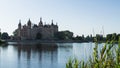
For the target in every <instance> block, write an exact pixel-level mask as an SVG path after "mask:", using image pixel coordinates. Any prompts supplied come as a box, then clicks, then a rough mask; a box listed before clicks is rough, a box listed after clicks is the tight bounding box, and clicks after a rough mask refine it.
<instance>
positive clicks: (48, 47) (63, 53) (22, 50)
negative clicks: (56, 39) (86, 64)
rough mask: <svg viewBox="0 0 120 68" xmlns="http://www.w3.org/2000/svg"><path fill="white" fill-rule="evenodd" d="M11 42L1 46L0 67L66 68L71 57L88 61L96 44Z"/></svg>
mask: <svg viewBox="0 0 120 68" xmlns="http://www.w3.org/2000/svg"><path fill="white" fill-rule="evenodd" d="M9 43H10V44H9V45H4V46H0V68H65V64H66V62H67V61H68V59H69V58H73V57H74V58H78V59H79V60H85V61H87V60H88V58H89V57H90V56H91V55H92V52H93V48H94V46H95V44H94V43H39V44H29V43H11V42H9ZM101 47H103V45H102V44H99V49H101Z"/></svg>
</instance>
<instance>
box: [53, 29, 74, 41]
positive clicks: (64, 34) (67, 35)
mask: <svg viewBox="0 0 120 68" xmlns="http://www.w3.org/2000/svg"><path fill="white" fill-rule="evenodd" d="M55 38H57V39H59V40H69V39H72V38H73V32H70V31H60V32H57V33H56V34H55Z"/></svg>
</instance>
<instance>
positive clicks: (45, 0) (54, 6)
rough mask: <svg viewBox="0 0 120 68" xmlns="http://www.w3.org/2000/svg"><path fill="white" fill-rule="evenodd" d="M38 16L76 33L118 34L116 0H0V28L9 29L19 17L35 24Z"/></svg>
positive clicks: (119, 21)
mask: <svg viewBox="0 0 120 68" xmlns="http://www.w3.org/2000/svg"><path fill="white" fill-rule="evenodd" d="M40 17H42V19H43V21H44V22H46V23H48V24H50V23H51V20H52V19H53V20H54V23H56V22H57V23H58V25H59V30H70V31H72V32H74V34H75V35H82V34H84V35H90V34H93V28H94V32H95V34H100V33H101V30H102V26H103V27H104V33H105V34H108V33H120V30H119V29H120V1H119V0H0V28H1V30H2V32H8V33H9V34H12V32H13V31H14V30H15V29H16V28H17V26H18V23H19V19H21V22H22V24H26V23H27V21H28V19H29V18H30V19H31V21H32V23H35V24H38V22H39V19H40Z"/></svg>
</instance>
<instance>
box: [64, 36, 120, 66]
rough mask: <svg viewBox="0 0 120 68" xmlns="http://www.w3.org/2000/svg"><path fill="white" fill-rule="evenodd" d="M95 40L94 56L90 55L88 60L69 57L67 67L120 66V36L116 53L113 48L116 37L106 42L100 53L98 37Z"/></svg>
mask: <svg viewBox="0 0 120 68" xmlns="http://www.w3.org/2000/svg"><path fill="white" fill-rule="evenodd" d="M95 41H96V43H95V48H94V50H93V56H92V57H90V58H89V60H88V61H87V62H85V61H79V60H77V59H69V61H68V62H67V63H66V68H120V37H119V41H118V45H117V48H115V52H114V53H113V50H112V48H113V46H114V45H115V44H116V41H114V39H113V40H112V41H107V42H106V43H105V44H104V47H103V48H102V49H101V50H100V54H98V52H99V51H98V41H97V39H95Z"/></svg>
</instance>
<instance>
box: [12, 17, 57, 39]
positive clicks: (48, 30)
mask: <svg viewBox="0 0 120 68" xmlns="http://www.w3.org/2000/svg"><path fill="white" fill-rule="evenodd" d="M57 32H58V25H57V24H54V23H53V20H52V22H51V24H50V25H49V24H43V21H42V18H40V22H39V23H38V25H37V24H32V22H31V20H30V19H29V20H28V22H27V24H25V25H22V24H21V21H19V24H18V28H17V29H16V30H15V31H14V37H15V39H19V40H32V39H33V40H34V39H54V34H55V33H57Z"/></svg>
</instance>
